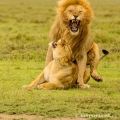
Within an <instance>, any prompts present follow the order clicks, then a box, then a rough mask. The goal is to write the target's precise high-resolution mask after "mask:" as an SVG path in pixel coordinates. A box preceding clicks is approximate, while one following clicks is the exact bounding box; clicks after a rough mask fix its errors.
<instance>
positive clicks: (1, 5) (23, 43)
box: [0, 0, 120, 61]
mask: <svg viewBox="0 0 120 120" xmlns="http://www.w3.org/2000/svg"><path fill="white" fill-rule="evenodd" d="M56 2H57V0H44V1H42V0H0V60H4V59H10V60H11V59H19V60H31V59H32V60H36V61H43V60H45V56H46V51H47V47H48V42H49V41H50V40H49V37H48V36H49V30H50V27H51V25H52V23H53V20H54V16H55V14H56V13H55V10H54V9H55V7H56V6H57V4H56ZM90 2H91V6H92V7H93V10H94V12H95V18H94V20H93V22H92V24H91V35H92V37H93V39H94V41H95V42H97V43H98V45H99V47H100V51H101V49H107V50H109V52H110V55H109V56H108V57H107V58H106V59H107V60H108V61H113V60H114V61H116V60H117V61H120V14H119V11H120V7H119V6H120V1H119V0H114V1H113V0H104V2H103V0H102V1H101V0H97V1H96V0H90Z"/></svg>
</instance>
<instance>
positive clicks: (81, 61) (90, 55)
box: [46, 0, 103, 88]
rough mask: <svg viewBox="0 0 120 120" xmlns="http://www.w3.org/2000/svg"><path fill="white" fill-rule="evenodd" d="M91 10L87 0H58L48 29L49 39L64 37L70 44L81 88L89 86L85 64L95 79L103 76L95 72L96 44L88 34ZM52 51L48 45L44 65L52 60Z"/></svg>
mask: <svg viewBox="0 0 120 120" xmlns="http://www.w3.org/2000/svg"><path fill="white" fill-rule="evenodd" d="M93 16H94V15H93V10H92V9H91V7H90V4H89V2H88V1H87V0H59V1H58V9H57V15H56V18H55V20H54V22H53V25H52V27H51V30H50V39H51V40H52V41H55V42H56V41H58V40H59V39H62V38H63V37H64V39H65V40H66V42H67V43H68V44H69V45H70V47H71V49H72V52H73V54H74V57H75V60H76V62H77V65H78V69H79V72H78V78H77V79H78V80H77V82H78V84H79V87H81V88H89V87H90V86H89V85H87V84H85V83H84V80H83V76H84V74H86V73H85V69H86V64H89V65H90V74H91V76H92V78H93V79H95V80H96V81H103V78H102V77H101V76H99V75H98V74H97V72H96V69H97V66H98V62H99V49H98V46H97V44H96V43H95V42H93V40H92V39H91V36H90V22H91V21H92V19H93ZM52 59H53V53H52V50H51V47H50V46H49V48H48V52H47V56H46V65H47V64H48V63H49V62H50V61H52Z"/></svg>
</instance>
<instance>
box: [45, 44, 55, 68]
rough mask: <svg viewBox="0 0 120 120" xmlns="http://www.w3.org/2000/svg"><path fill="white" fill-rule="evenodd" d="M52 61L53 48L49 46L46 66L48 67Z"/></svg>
mask: <svg viewBox="0 0 120 120" xmlns="http://www.w3.org/2000/svg"><path fill="white" fill-rule="evenodd" d="M52 60H53V52H52V47H51V46H48V51H47V55H46V61H45V66H47V65H48V64H49V63H50V62H51V61H52Z"/></svg>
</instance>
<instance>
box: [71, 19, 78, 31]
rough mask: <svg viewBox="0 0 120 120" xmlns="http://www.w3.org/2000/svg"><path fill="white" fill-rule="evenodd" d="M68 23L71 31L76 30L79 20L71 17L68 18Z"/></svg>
mask: <svg viewBox="0 0 120 120" xmlns="http://www.w3.org/2000/svg"><path fill="white" fill-rule="evenodd" d="M69 25H70V29H71V31H72V32H77V31H78V28H79V25H80V20H77V19H72V20H70V23H69Z"/></svg>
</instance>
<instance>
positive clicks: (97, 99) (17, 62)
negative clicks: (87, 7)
mask: <svg viewBox="0 0 120 120" xmlns="http://www.w3.org/2000/svg"><path fill="white" fill-rule="evenodd" d="M90 1H91V5H92V7H93V9H94V11H95V18H94V20H93V22H92V24H91V34H92V37H93V39H94V41H95V42H97V43H98V45H99V47H100V50H101V49H107V50H109V52H110V54H109V56H107V57H106V58H105V59H104V60H102V61H101V62H100V64H99V67H98V73H99V74H101V75H102V76H103V77H104V80H105V81H104V82H102V83H97V82H95V81H94V80H93V79H92V78H91V80H90V81H89V84H90V85H91V88H90V89H86V90H82V89H75V88H74V89H70V90H62V91H57V90H52V91H43V90H41V91H40V90H32V91H25V90H22V89H21V88H22V86H23V85H26V84H29V83H30V82H31V81H32V80H34V79H35V78H36V77H37V76H38V75H39V73H40V72H41V71H42V70H43V69H44V62H45V56H46V51H47V46H48V42H49V38H48V34H49V29H50V26H51V24H52V22H53V20H54V16H55V12H54V8H55V6H56V0H44V1H42V2H41V1H39V0H24V1H23V0H19V1H16V0H11V1H9V0H1V1H0V60H1V61H0V81H1V84H0V113H6V114H22V113H25V114H33V115H41V116H45V117H75V116H77V117H82V116H87V115H88V117H90V116H92V117H91V118H90V119H91V120H107V119H108V120H109V119H118V120H119V118H120V115H119V113H120V45H119V44H120V32H119V31H120V27H119V26H120V20H119V18H120V14H119V12H118V11H120V7H119V5H120V1H119V0H114V1H112V0H104V1H103V0H98V1H95V0H90ZM44 6H46V7H44ZM100 54H102V53H101V52H100ZM94 115H98V116H99V115H101V117H100V118H99V117H98V116H97V117H94ZM102 115H103V118H102ZM105 115H108V117H106V118H105ZM113 117H114V118H113Z"/></svg>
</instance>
